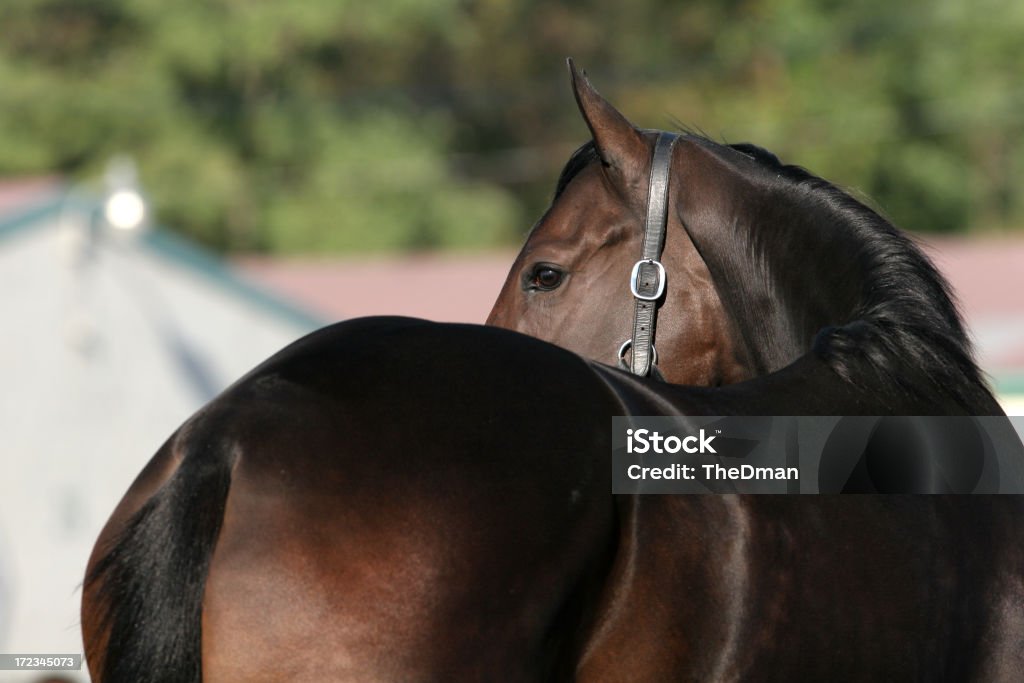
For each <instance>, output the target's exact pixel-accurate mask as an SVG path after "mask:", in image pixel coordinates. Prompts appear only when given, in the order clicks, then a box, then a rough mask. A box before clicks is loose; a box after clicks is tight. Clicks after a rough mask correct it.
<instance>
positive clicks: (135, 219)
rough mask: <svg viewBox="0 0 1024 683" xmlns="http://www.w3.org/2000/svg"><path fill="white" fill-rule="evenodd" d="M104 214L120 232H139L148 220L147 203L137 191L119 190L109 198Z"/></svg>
mask: <svg viewBox="0 0 1024 683" xmlns="http://www.w3.org/2000/svg"><path fill="white" fill-rule="evenodd" d="M103 214H104V216H106V218H107V222H108V223H110V225H111V226H113V227H115V228H117V229H118V230H125V231H131V230H137V229H138V228H139V227H141V226H142V221H143V220H144V219H145V218H146V202H145V201H143V199H142V197H141V196H140V195H139V193H138V192H136V191H135V190H117V191H115V192H113V193H111V195H110V196H109V197H107V202H106V205H105V206H104V207H103Z"/></svg>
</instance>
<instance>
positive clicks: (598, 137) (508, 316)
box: [488, 62, 750, 386]
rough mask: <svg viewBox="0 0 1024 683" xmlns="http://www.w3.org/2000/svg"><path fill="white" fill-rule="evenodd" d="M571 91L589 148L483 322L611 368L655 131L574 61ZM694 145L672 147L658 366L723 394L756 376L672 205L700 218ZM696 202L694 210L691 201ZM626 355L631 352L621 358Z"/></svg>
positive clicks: (626, 318)
mask: <svg viewBox="0 0 1024 683" xmlns="http://www.w3.org/2000/svg"><path fill="white" fill-rule="evenodd" d="M570 70H571V73H572V84H573V90H574V92H575V95H576V101H577V103H578V105H579V108H580V112H581V113H582V115H583V118H584V120H585V121H586V123H587V126H588V127H589V128H590V131H591V133H592V135H593V140H592V141H591V142H588V143H587V144H586V145H584V146H583V147H581V148H580V149H579V150H577V151H576V153H575V154H573V156H572V158H571V159H570V160H569V163H568V164H567V165H566V167H565V170H564V171H563V172H562V175H561V177H560V178H559V181H558V186H557V189H556V192H555V199H554V202H553V203H552V205H551V207H550V208H549V209H548V211H547V212H546V213H545V214H544V216H543V217H542V218H541V219H540V221H539V222H538V223H537V224H536V225H535V226H534V228H533V230H532V231H531V232H530V235H529V238H528V239H527V241H526V245H525V246H524V247H523V249H522V251H521V252H520V253H519V256H518V258H516V261H515V263H514V264H513V266H512V270H511V271H510V273H509V275H508V279H507V280H506V282H505V285H504V287H503V288H502V291H501V294H500V295H499V297H498V300H497V301H496V302H495V304H494V308H493V309H492V311H491V314H490V316H489V318H488V324H492V325H498V326H501V327H506V328H509V329H513V330H517V331H520V332H524V333H526V334H530V335H533V336H536V337H540V338H542V339H546V340H548V341H551V342H554V343H556V344H558V345H560V346H564V347H566V348H568V349H571V350H573V351H575V352H577V353H579V354H581V355H583V356H586V357H589V358H594V359H596V360H600V361H603V362H607V363H615V362H616V361H617V360H618V358H619V355H618V354H619V351H620V349H621V348H622V345H623V343H624V342H625V341H626V340H628V339H630V337H631V336H632V329H633V314H634V298H633V295H632V293H631V291H630V274H631V269H632V268H633V266H634V264H635V262H636V261H638V260H639V259H640V257H641V242H642V240H643V237H644V223H645V216H646V214H647V210H648V184H649V179H650V169H651V162H652V156H653V149H654V145H655V139H656V137H657V133H656V132H651V131H641V130H638V129H637V128H635V127H634V126H633V125H632V124H631V123H630V122H629V121H627V120H626V118H625V117H624V116H623V115H622V114H620V113H619V112H618V111H617V110H616V109H615V108H614V107H612V106H611V105H610V104H609V103H608V102H607V101H605V100H604V99H603V98H602V97H601V96H600V95H599V94H598V93H597V91H596V90H595V89H594V88H593V87H592V86H591V84H590V82H589V81H588V80H587V79H586V77H585V76H583V75H582V74H581V73H580V72H578V71H577V70H576V69H575V67H574V66H573V65H572V63H571V62H570ZM689 147H691V143H689V142H688V141H687V140H685V139H684V140H680V141H679V144H677V145H676V147H675V149H674V150H673V156H672V158H671V164H670V167H669V168H670V171H671V172H670V183H671V186H670V189H669V193H668V205H669V207H670V209H669V211H668V225H667V237H666V239H665V247H664V253H663V255H662V257H661V262H662V263H663V264H664V268H665V271H666V273H667V290H666V294H665V295H663V296H662V297H661V298H660V300H659V301H658V302H657V305H658V314H657V315H658V317H657V338H656V343H655V348H656V351H657V354H658V356H659V357H660V364H659V368H660V370H661V372H662V373H663V374H664V376H665V378H666V379H667V380H668V381H670V382H674V383H680V384H697V385H705V386H710V385H717V384H725V383H731V382H735V381H739V380H741V379H744V378H746V377H748V376H750V369H749V366H750V360H749V358H748V355H747V351H746V349H744V348H743V344H742V340H741V339H740V337H739V335H738V334H737V333H736V331H735V330H734V329H733V327H732V325H731V322H730V317H729V316H728V315H727V313H726V311H725V309H724V307H723V303H722V299H721V297H720V295H719V293H718V292H717V291H716V287H715V284H714V282H713V280H712V277H711V274H710V273H709V271H708V268H707V266H706V264H705V263H704V260H703V259H702V258H701V254H700V253H699V251H698V249H697V248H696V247H695V245H694V243H693V241H692V240H691V239H690V237H689V235H688V234H687V232H686V230H685V229H683V225H682V222H681V221H682V220H683V219H684V216H682V215H680V213H679V211H678V210H676V209H677V207H679V208H682V207H690V208H694V209H696V210H697V211H700V210H702V207H705V206H706V202H707V201H709V198H707V197H700V198H695V197H693V195H694V194H695V193H696V192H699V190H697V189H696V188H692V187H686V186H685V185H684V184H683V183H682V182H681V181H680V174H679V170H680V169H682V168H684V167H685V165H686V164H687V163H690V162H689V157H690V156H691V153H690V151H689V149H688V148H689ZM695 203H696V206H694V204H695ZM628 353H629V351H628V349H627V350H624V351H623V355H627V354H628Z"/></svg>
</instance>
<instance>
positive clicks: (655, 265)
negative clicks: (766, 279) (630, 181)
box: [619, 133, 679, 377]
mask: <svg viewBox="0 0 1024 683" xmlns="http://www.w3.org/2000/svg"><path fill="white" fill-rule="evenodd" d="M678 139H679V136H678V135H674V134H672V133H659V134H658V139H657V141H656V142H655V143H654V158H653V160H652V161H651V180H650V185H649V186H648V191H647V222H646V225H645V227H644V242H643V252H642V253H641V255H640V260H639V261H637V262H636V264H635V265H634V266H633V272H632V273H631V274H630V276H629V291H630V293H631V294H632V295H633V298H634V299H635V301H636V303H635V306H634V309H633V336H632V338H630V339H628V340H627V341H626V342H624V343H623V344H622V346H621V347H620V348H619V366H620V367H622V368H623V369H628V370H629V371H630V372H632V373H633V374H634V375H640V376H641V377H645V376H647V375H648V374H650V372H651V370H652V369H653V370H654V372H655V373H657V368H654V364H655V363H657V362H658V353H657V351H656V350H655V349H654V328H655V325H656V323H657V317H658V300H659V299H661V297H662V295H663V294H664V293H665V282H666V276H665V266H663V265H662V264H661V261H660V259H661V254H662V251H663V250H664V249H665V229H666V225H667V220H668V182H669V169H670V168H671V166H672V150H673V148H674V147H675V144H676V140H678ZM630 348H632V350H633V354H632V357H631V359H630V362H629V365H628V366H627V365H626V361H625V358H626V352H627V351H629V349H630Z"/></svg>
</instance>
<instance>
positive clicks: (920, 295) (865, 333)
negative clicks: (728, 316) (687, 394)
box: [555, 133, 994, 412]
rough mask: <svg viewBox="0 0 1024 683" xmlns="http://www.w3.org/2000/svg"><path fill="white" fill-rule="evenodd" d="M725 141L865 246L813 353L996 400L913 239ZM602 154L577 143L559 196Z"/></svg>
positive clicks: (955, 395)
mask: <svg viewBox="0 0 1024 683" xmlns="http://www.w3.org/2000/svg"><path fill="white" fill-rule="evenodd" d="M691 135H692V133H691ZM695 137H702V136H696V135H695ZM705 140H706V138H705ZM708 142H710V141H708ZM712 144H715V143H712ZM728 147H729V148H731V149H733V150H735V151H737V152H740V153H742V154H745V155H747V156H748V157H750V158H752V159H753V160H754V161H756V162H757V163H758V164H759V165H760V166H762V167H764V168H767V169H770V170H771V171H772V172H773V174H774V175H775V176H777V177H778V178H779V180H780V182H779V183H778V185H779V186H781V187H782V188H783V192H786V193H788V194H790V195H799V196H811V197H814V198H815V200H816V203H821V204H824V205H825V206H826V207H827V208H828V210H829V211H830V212H831V214H832V216H833V220H832V223H833V224H834V225H837V226H841V228H840V229H842V230H845V231H847V233H848V234H850V235H852V236H853V238H854V239H855V240H856V241H857V243H858V245H859V247H860V248H859V252H858V254H857V258H858V260H859V265H860V270H861V273H862V275H863V281H862V282H861V283H860V288H861V291H860V298H859V301H858V304H857V306H856V308H855V310H854V312H853V314H852V315H851V316H849V318H848V319H846V320H843V321H837V323H836V324H834V325H830V326H827V327H824V328H823V329H821V330H820V331H819V332H818V333H817V335H815V336H814V339H813V340H807V342H806V343H807V344H809V345H810V348H811V349H812V350H813V351H814V352H815V353H817V354H818V355H819V356H821V357H822V358H823V359H825V360H827V361H828V362H829V364H830V365H831V366H832V368H833V369H834V370H835V371H836V373H838V374H839V375H840V376H841V377H843V378H844V379H846V380H847V381H851V382H856V381H857V375H858V372H860V371H861V370H862V369H863V364H864V363H867V364H868V366H869V367H870V368H871V369H872V370H873V371H874V372H876V373H879V374H881V375H883V376H885V377H887V378H888V379H889V380H890V381H891V382H892V383H893V384H894V385H895V386H899V387H902V389H903V390H904V391H906V392H908V393H912V394H927V393H931V394H944V395H947V396H949V397H950V398H952V399H953V400H954V401H956V402H957V403H959V404H960V405H961V406H963V407H964V409H965V410H967V411H968V412H970V411H971V408H970V407H971V406H978V405H991V404H992V403H993V401H994V399H993V398H992V394H991V393H990V392H989V390H988V388H987V386H986V384H985V382H984V380H983V379H982V373H981V371H980V370H979V368H978V366H977V364H976V363H975V361H974V353H973V349H972V347H971V342H970V339H969V338H968V336H967V333H966V331H965V330H964V326H963V322H962V320H961V317H960V313H959V312H958V310H957V307H956V304H955V303H954V297H953V294H952V292H951V289H950V286H949V284H948V283H947V282H946V280H945V278H943V276H942V275H941V274H940V273H939V272H938V271H937V270H936V268H935V266H934V265H933V264H932V263H931V261H930V260H929V259H928V257H926V256H925V255H924V254H923V253H922V251H921V250H920V249H919V248H918V247H917V245H916V244H914V242H913V241H911V240H910V238H908V237H907V236H906V235H905V234H903V233H902V232H900V231H899V230H897V229H896V228H895V227H894V226H893V225H892V223H890V222H889V221H888V220H886V219H885V218H884V217H882V216H881V215H880V214H879V213H878V212H876V211H875V210H873V209H872V208H870V207H869V206H867V205H865V204H864V203H862V202H860V201H858V200H857V199H855V198H854V197H852V196H851V195H849V194H848V193H847V192H845V191H844V190H842V189H840V188H839V187H837V186H835V185H833V184H832V183H830V182H828V181H826V180H824V179H822V178H819V177H817V176H815V175H813V174H812V173H810V172H809V171H807V170H806V169H804V168H801V167H799V166H794V165H788V164H783V163H782V162H781V161H780V160H779V159H778V157H776V156H775V155H774V154H772V153H771V152H769V151H767V150H765V149H763V148H761V147H757V146H755V145H751V144H747V143H742V144H731V145H728ZM598 159H599V157H598V154H597V150H596V148H595V146H594V143H593V141H589V142H587V143H586V144H584V145H583V146H581V147H580V148H579V149H577V150H576V151H575V152H574V153H573V155H572V156H571V157H570V158H569V161H568V162H567V163H566V165H565V168H564V169H563V170H562V173H561V174H560V176H559V178H558V184H557V186H556V189H555V199H557V198H558V197H559V196H560V195H561V194H562V192H563V191H564V190H565V188H566V186H567V185H568V184H569V182H570V181H572V179H573V178H575V177H576V175H578V174H579V173H580V171H581V170H582V169H583V168H585V167H586V166H587V165H589V164H591V163H594V162H595V161H598ZM797 199H798V203H799V197H798V198H797ZM859 368H860V370H859Z"/></svg>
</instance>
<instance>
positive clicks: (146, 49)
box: [0, 0, 1024, 252]
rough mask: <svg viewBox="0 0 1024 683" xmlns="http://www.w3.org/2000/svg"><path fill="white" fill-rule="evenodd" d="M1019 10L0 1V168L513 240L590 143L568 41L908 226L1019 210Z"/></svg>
mask: <svg viewBox="0 0 1024 683" xmlns="http://www.w3.org/2000/svg"><path fill="white" fill-rule="evenodd" d="M1021 35H1024V5H1022V4H1020V3H1017V2H1014V1H1013V0H982V1H981V2H979V3H974V4H967V3H949V2H941V3H935V2H930V1H926V0H907V2H904V3H893V2H882V1H881V0H867V1H865V2H861V3H842V2H838V0H817V1H813V2H812V1H811V0H727V1H725V2H723V1H721V0H716V1H712V0H695V1H694V2H688V3H684V4H680V3H676V2H669V0H635V1H634V2H630V3H622V2H619V1H618V0H615V1H613V0H585V1H584V2H581V3H572V4H570V5H558V4H553V3H544V2H541V1H540V0H529V1H525V2H512V1H511V0H463V1H461V2H455V1H454V0H429V1H428V0H388V1H387V2H381V3H366V2H356V1H355V0H304V2H301V3H283V2H273V1H272V0H249V1H248V2H243V1H239V0H202V1H200V0H179V1H177V2H164V1H162V0H5V1H4V2H3V3H2V4H0V174H25V173H35V172H54V171H57V172H63V173H68V174H72V175H74V176H76V177H79V178H90V177H95V176H97V175H98V174H99V172H100V171H101V169H102V167H103V164H104V163H105V162H106V160H107V159H109V158H110V157H111V156H113V155H115V154H123V153H127V154H130V155H132V156H133V157H134V158H135V159H136V160H137V162H138V164H139V166H140V171H141V178H142V181H143V183H144V185H145V188H146V190H147V192H148V194H149V195H150V197H151V198H152V199H153V201H154V203H155V206H156V208H157V212H158V215H159V216H160V218H161V220H162V221H163V222H164V223H166V224H168V225H171V226H174V227H175V228H178V229H181V230H183V231H185V232H187V233H188V234H190V235H191V236H193V237H195V238H198V239H200V240H202V241H203V242H205V243H206V244H209V245H212V246H214V247H216V248H219V249H242V250H265V251H278V252H294V251H340V250H360V249H419V248H437V247H484V246H490V245H498V244H509V243H514V242H515V241H516V240H517V239H519V238H520V237H521V235H522V234H523V232H524V231H525V229H526V228H527V227H528V225H529V223H530V222H532V220H533V219H534V218H535V217H536V216H537V215H539V214H540V212H541V211H542V210H543V207H544V205H545V204H546V202H547V201H548V200H549V199H550V192H551V188H552V185H553V182H554V179H555V176H556V175H557V173H558V170H559V169H560V167H561V165H562V164H563V163H564V161H565V159H566V158H567V156H568V152H569V151H570V150H571V149H572V148H573V147H574V146H575V145H577V144H579V143H581V142H583V141H584V140H585V139H586V131H585V128H584V127H583V126H582V124H581V122H580V121H579V119H578V116H577V115H576V112H575V107H574V106H573V104H572V99H571V96H570V94H569V92H568V86H567V78H566V76H565V72H564V69H563V66H562V61H563V59H564V57H565V56H567V55H573V56H575V57H576V58H577V60H578V61H579V62H580V63H581V64H582V65H584V66H585V67H587V68H588V70H589V71H590V72H591V73H592V74H593V75H594V78H595V82H596V83H597V84H598V86H599V87H601V89H602V91H603V92H604V93H605V94H606V95H607V96H609V97H610V98H611V99H612V100H613V101H614V102H616V103H617V104H618V105H619V106H620V107H621V108H622V109H623V111H624V112H625V113H626V114H627V115H628V116H630V118H632V119H633V120H634V121H636V122H637V123H638V124H640V125H645V126H652V127H653V126H661V127H669V126H671V125H672V122H673V121H676V120H678V121H681V122H684V123H686V124H691V125H693V126H696V127H697V128H699V129H702V130H704V131H706V132H707V133H708V134H709V135H711V136H712V137H715V138H718V139H725V140H728V141H740V140H749V141H752V142H755V143H757V144H761V145H763V146H765V147H768V148H769V149H771V150H773V151H775V152H776V153H778V154H779V155H780V157H782V158H783V159H784V160H785V161H787V162H791V163H798V164H801V165H803V166H806V167H808V168H810V169H811V170H812V171H814V172H816V173H819V174H821V175H824V176H825V177H827V178H829V179H831V180H834V181H836V182H839V183H840V184H843V185H847V186H850V187H853V188H855V189H857V190H859V191H861V192H862V193H865V194H868V195H870V196H871V197H872V198H873V199H874V201H875V203H876V204H877V205H879V206H880V207H881V208H882V209H883V210H884V211H886V212H887V213H888V214H889V215H890V216H891V217H893V219H894V220H895V221H896V222H897V223H898V224H899V225H901V226H903V227H907V228H912V229H916V230H932V231H936V230H938V231H954V230H968V229H992V228H1002V227H1006V226H1012V225H1021V224H1024V220H1022V219H1024V199H1022V197H1021V196H1020V195H1021V193H1019V192H1018V191H1017V187H1016V186H1015V185H1014V179H1015V178H1017V177H1020V172H1021V170H1022V169H1024V145H1022V144H1021V142H1022V137H1024V119H1022V118H1021V117H1020V116H1019V112H1020V111H1021V109H1022V106H1021V105H1022V104H1024V84H1022V83H1021V82H1020V80H1019V77H1018V71H1019V65H1020V64H1024V41H1022V40H1020V36H1021Z"/></svg>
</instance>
